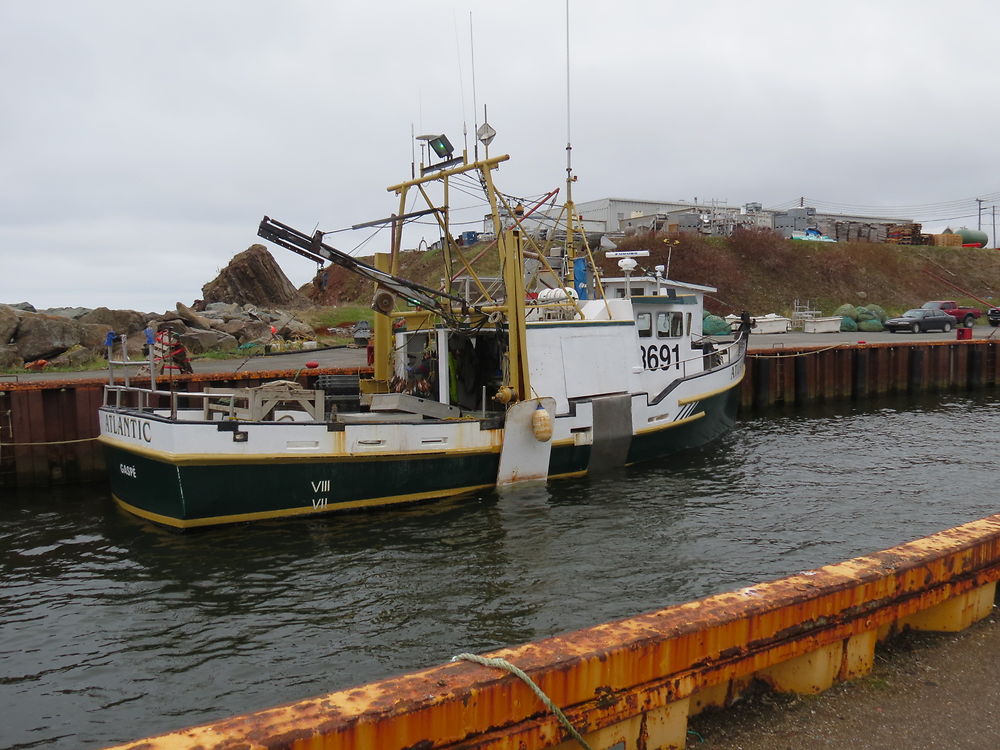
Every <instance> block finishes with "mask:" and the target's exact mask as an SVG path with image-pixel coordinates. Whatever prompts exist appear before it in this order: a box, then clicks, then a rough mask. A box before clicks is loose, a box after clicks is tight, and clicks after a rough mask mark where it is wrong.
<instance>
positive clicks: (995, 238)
mask: <svg viewBox="0 0 1000 750" xmlns="http://www.w3.org/2000/svg"><path fill="white" fill-rule="evenodd" d="M992 208H993V248H994V249H996V246H997V204H996V203H994V204H993V206H992Z"/></svg>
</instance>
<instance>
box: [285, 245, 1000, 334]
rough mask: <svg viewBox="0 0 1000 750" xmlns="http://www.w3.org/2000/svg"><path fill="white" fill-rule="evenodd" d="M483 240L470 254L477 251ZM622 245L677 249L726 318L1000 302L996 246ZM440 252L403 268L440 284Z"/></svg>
mask: <svg viewBox="0 0 1000 750" xmlns="http://www.w3.org/2000/svg"><path fill="white" fill-rule="evenodd" d="M481 247H482V246H474V247H472V248H466V249H465V251H466V253H467V254H469V255H470V256H471V255H474V254H475V253H476V252H477V251H478V250H479V249H480V248H481ZM618 249H620V250H638V249H643V250H649V251H650V256H649V257H648V258H638V259H637V260H638V261H639V266H640V267H639V268H638V269H637V270H636V273H637V274H638V273H639V272H640V271H642V270H643V269H646V270H648V271H649V272H650V273H652V271H653V268H654V266H656V265H667V262H668V253H669V255H670V259H669V269H670V270H669V276H670V278H672V279H676V280H679V281H689V282H693V283H696V284H706V285H709V286H714V287H716V288H717V289H718V292H717V293H716V294H714V295H711V296H709V297H708V298H707V300H706V306H707V307H708V308H709V310H711V311H712V312H714V313H717V314H721V315H727V314H729V313H731V312H738V311H740V310H744V309H745V310H748V311H749V312H750V313H751V314H753V315H763V314H766V313H770V312H774V313H782V314H789V313H790V312H791V311H792V307H793V302H794V300H795V299H799V300H801V301H803V302H804V301H805V300H809V302H810V303H811V307H812V308H813V309H817V310H822V311H823V312H824V313H827V314H829V313H832V312H833V311H834V310H835V309H836V308H837V307H839V306H840V305H841V304H843V303H845V302H849V303H851V304H855V305H860V304H868V303H876V304H879V305H881V306H882V307H884V308H885V309H886V311H888V312H889V313H890V314H896V313H899V312H902V311H903V310H906V309H909V308H911V307H919V306H920V305H921V304H922V303H923V302H925V301H927V300H931V299H955V300H959V301H962V302H965V303H968V304H972V305H975V306H979V307H982V306H983V305H982V303H981V302H979V301H977V300H976V299H975V297H978V298H980V299H981V300H986V301H987V302H990V301H991V300H992V299H993V298H996V304H998V305H1000V252H998V251H997V250H992V249H981V248H964V247H930V246H926V247H925V246H906V245H881V244H872V243H861V242H857V243H825V242H801V241H793V240H786V239H783V238H781V237H779V236H778V235H777V234H775V233H774V232H772V231H770V230H749V231H741V232H738V233H736V234H735V235H734V236H733V237H729V238H724V237H704V236H702V235H695V234H687V233H682V234H670V235H666V234H641V235H633V236H631V237H627V238H625V240H623V241H622V242H621V243H619V248H618ZM440 255H441V251H440V250H429V251H426V252H416V251H413V252H407V253H404V255H403V256H402V258H401V274H400V275H402V276H405V277H407V278H411V279H414V280H416V281H419V282H420V283H422V284H425V285H427V286H433V287H437V286H438V285H439V284H440V282H441V278H442V272H441V270H440ZM366 260H368V261H369V262H371V261H370V259H366ZM597 260H598V265H599V266H600V267H601V269H602V273H603V274H604V275H606V276H619V275H621V272H620V271H619V270H618V267H617V260H615V259H605V258H603V257H602V256H601V255H598V257H597ZM476 267H477V271H478V272H479V273H481V274H483V275H488V276H489V275H495V274H496V267H497V264H496V257H495V251H490V252H488V253H487V254H486V255H485V256H484V257H483V259H482V260H481V261H480V262H479V263H478V264H477V266H476ZM302 291H303V292H304V293H305V294H306V295H307V296H309V297H310V298H311V299H312V300H313V302H314V303H315V304H318V305H344V304H357V305H367V304H368V303H369V302H370V301H371V294H372V289H371V283H370V282H366V281H363V280H361V279H359V278H358V277H355V276H353V275H352V274H350V273H348V272H346V271H344V270H343V269H340V268H337V267H334V268H330V269H325V270H324V272H323V276H322V277H317V279H315V280H314V281H313V282H312V283H311V284H307V285H306V286H305V287H303V289H302Z"/></svg>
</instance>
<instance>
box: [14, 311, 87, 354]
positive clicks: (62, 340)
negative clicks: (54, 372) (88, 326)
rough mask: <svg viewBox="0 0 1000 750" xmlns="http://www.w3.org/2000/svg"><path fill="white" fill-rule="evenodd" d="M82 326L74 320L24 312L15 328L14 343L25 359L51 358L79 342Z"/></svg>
mask: <svg viewBox="0 0 1000 750" xmlns="http://www.w3.org/2000/svg"><path fill="white" fill-rule="evenodd" d="M81 335H82V326H81V325H80V324H79V323H77V322H76V321H75V320H69V319H68V318H59V317H56V316H48V315H38V314H26V315H24V316H23V317H22V318H21V325H19V326H18V328H17V337H16V338H15V340H14V345H15V346H16V347H17V353H18V354H19V355H20V356H21V358H22V359H24V360H25V361H28V362H30V361H32V360H35V359H51V358H52V357H55V356H57V355H59V354H62V353H63V352H64V351H66V350H67V349H69V348H70V347H71V346H74V345H75V344H79V343H80V339H81Z"/></svg>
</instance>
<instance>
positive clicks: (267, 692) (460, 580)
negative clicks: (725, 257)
mask: <svg viewBox="0 0 1000 750" xmlns="http://www.w3.org/2000/svg"><path fill="white" fill-rule="evenodd" d="M998 413H1000V412H998V411H997V409H996V400H995V399H993V398H991V397H988V396H984V397H979V398H974V399H970V398H959V397H951V396H949V397H946V398H944V399H943V400H942V402H941V403H937V404H935V403H931V402H921V403H918V404H916V405H913V404H911V403H909V402H906V403H904V402H902V401H900V402H897V403H889V404H884V405H883V406H882V407H880V408H879V409H868V410H866V409H861V408H855V407H850V406H840V407H837V408H823V409H814V410H811V411H809V412H807V413H795V414H788V415H783V416H779V417H777V418H773V417H772V418H753V419H749V420H744V421H742V422H741V423H739V424H738V425H737V429H736V430H735V431H734V432H732V433H731V434H729V435H727V436H726V437H724V438H723V439H722V440H720V441H718V442H716V443H715V444H713V445H712V446H711V447H709V448H706V449H704V450H701V451H695V452H692V453H689V454H687V455H685V456H682V457H679V458H675V459H672V460H670V461H663V462H654V463H650V464H645V465H642V466H635V467H629V468H627V469H625V470H623V471H621V472H617V473H614V474H608V475H605V476H601V477H593V478H589V477H585V478H581V479H573V480H566V481H560V482H554V483H551V484H549V485H536V486H527V487H520V488H514V489H512V490H508V491H505V492H503V493H499V494H497V493H487V494H482V495H480V496H470V497H464V498H455V499H452V500H449V501H444V502H439V503H434V504H428V505H424V506H417V507H411V508H402V509H396V510H391V511H387V512H382V513H372V514H362V515H355V516H340V517H333V518H326V519H312V520H300V521H273V522H267V523H260V524H255V525H249V526H238V527H230V528H222V529H214V530H207V531H203V532H199V533H192V534H187V535H178V534H175V533H173V532H169V531H165V530H161V529H158V528H156V527H153V526H151V525H149V524H147V523H145V522H143V521H140V520H138V519H135V518H133V517H131V516H129V515H127V514H124V513H122V512H120V511H118V510H117V509H116V508H115V507H114V505H113V504H112V503H111V502H110V500H109V499H108V498H107V496H106V494H105V490H104V489H103V488H101V487H83V488H79V487H78V488H73V489H72V490H70V489H66V488H62V489H58V488H57V489H51V490H43V491H39V490H35V491H31V492H18V493H11V496H9V497H5V498H4V499H3V502H2V503H0V573H2V575H3V581H4V586H3V587H2V588H0V607H2V610H0V611H2V612H3V620H2V623H0V706H3V707H4V708H5V711H4V714H5V719H4V721H3V722H0V746H14V747H29V746H32V745H33V744H53V745H55V746H56V747H66V748H69V747H80V746H100V745H104V744H109V743H111V742H116V741H124V740H127V739H130V738H132V737H133V736H134V735H136V734H141V733H149V732H157V731H164V730H167V729H171V728H176V727H179V726H184V725H187V724H191V723H195V722H200V721H206V720H210V719H214V718H218V717H222V716H225V715H228V714H230V713H234V712H240V711H246V710H251V709H255V708H261V707H265V706H268V705H272V704H274V703H279V702H284V701H290V700H295V699H297V698H302V697H305V696H309V695H314V694H318V693H322V692H326V691H329V690H333V689H336V688H339V687H345V686H348V685H351V684H356V683H360V682H365V681H368V680H371V679H376V678H379V677H384V676H387V675H390V674H393V673H399V672H403V671H408V670H412V669H418V668H423V667H426V666H430V665H433V664H437V663H440V662H443V661H444V660H446V659H447V658H449V657H450V656H451V655H453V654H455V653H457V652H459V651H466V650H472V651H484V650H488V649H491V648H494V647H497V646H501V645H507V644H513V643H519V642H523V641H527V640H533V639H537V638H541V637H544V636H547V635H551V634H555V633H558V632H564V631H567V630H571V629H575V628H579V627H584V626H587V625H591V624H595V623H598V622H603V621H607V620H611V619H616V618H619V617H624V616H628V615H631V614H635V613H638V612H643V611H649V610H652V609H655V608H658V607H662V606H665V605H668V604H671V603H676V602H680V601H685V600H688V599H692V598H696V597H699V596H703V595H706V594H710V593H714V592H718V591H722V590H727V589H730V588H733V587H736V586H740V585H747V584H750V583H753V582H756V581H760V580H766V579H769V578H773V577H777V576H781V575H786V574H788V573H791V572H794V571H797V570H801V569H806V568H811V567H815V566H818V565H821V564H824V563H828V562H834V561H837V560H841V559H845V558H847V557H851V556H854V555H857V554H863V553H866V552H871V551H874V550H877V549H882V548H884V547H887V546H891V545H893V544H896V543H899V542H902V541H905V540H908V539H912V538H916V537H919V536H923V535H926V534H928V533H931V532H933V531H936V530H939V529H942V528H947V527H950V526H953V525H956V524H958V523H961V522H964V521H967V520H972V519H975V518H979V517H982V516H985V515H988V514H990V513H992V512H994V511H995V510H996V508H995V505H994V503H993V500H992V495H991V493H990V492H988V490H989V489H990V488H991V486H992V482H993V476H994V467H993V457H992V456H991V454H990V453H989V451H988V450H987V448H986V446H987V445H988V444H987V442H986V441H985V440H983V441H980V445H982V446H983V447H982V448H980V449H977V450H973V451H964V452H959V451H956V450H954V449H953V448H952V447H951V446H949V445H945V444H944V443H943V441H942V439H941V435H943V434H950V433H952V432H954V430H955V425H956V424H960V426H961V427H960V429H961V432H962V434H969V435H976V434H980V435H988V434H992V433H993V432H994V431H995V430H996V428H997V421H998V418H997V414H998Z"/></svg>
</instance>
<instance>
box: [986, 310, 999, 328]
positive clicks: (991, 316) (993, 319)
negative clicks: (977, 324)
mask: <svg viewBox="0 0 1000 750" xmlns="http://www.w3.org/2000/svg"><path fill="white" fill-rule="evenodd" d="M986 319H987V320H988V321H989V322H990V325H991V326H993V327H994V328H996V327H997V326H1000V307H991V308H990V309H989V310H987V311H986Z"/></svg>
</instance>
